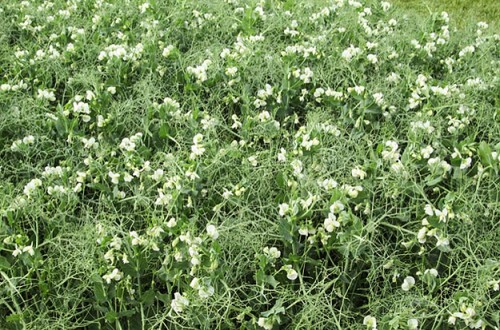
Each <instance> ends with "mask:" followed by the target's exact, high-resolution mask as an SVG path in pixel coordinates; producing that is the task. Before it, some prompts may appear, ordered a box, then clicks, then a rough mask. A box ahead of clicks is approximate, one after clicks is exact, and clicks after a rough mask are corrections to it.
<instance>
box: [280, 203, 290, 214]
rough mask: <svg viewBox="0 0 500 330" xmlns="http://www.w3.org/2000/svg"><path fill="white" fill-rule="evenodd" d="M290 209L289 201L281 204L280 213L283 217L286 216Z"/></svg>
mask: <svg viewBox="0 0 500 330" xmlns="http://www.w3.org/2000/svg"><path fill="white" fill-rule="evenodd" d="M289 211H290V205H288V204H287V203H282V204H280V205H279V211H278V213H279V215H281V216H282V217H283V216H285V214H287V213H288V212H289Z"/></svg>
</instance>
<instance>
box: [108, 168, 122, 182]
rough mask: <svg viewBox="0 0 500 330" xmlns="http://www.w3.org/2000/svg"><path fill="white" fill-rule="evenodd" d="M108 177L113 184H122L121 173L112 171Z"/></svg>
mask: <svg viewBox="0 0 500 330" xmlns="http://www.w3.org/2000/svg"><path fill="white" fill-rule="evenodd" d="M108 176H109V177H110V178H111V182H112V183H114V184H118V183H119V182H120V173H114V172H112V171H109V172H108Z"/></svg>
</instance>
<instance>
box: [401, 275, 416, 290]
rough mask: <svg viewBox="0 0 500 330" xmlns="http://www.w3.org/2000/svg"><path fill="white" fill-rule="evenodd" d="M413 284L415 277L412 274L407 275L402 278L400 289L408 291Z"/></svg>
mask: <svg viewBox="0 0 500 330" xmlns="http://www.w3.org/2000/svg"><path fill="white" fill-rule="evenodd" d="M414 285H415V278H413V276H407V277H405V279H404V280H403V284H402V285H401V289H403V291H410V289H411V288H412V287H413V286H414Z"/></svg>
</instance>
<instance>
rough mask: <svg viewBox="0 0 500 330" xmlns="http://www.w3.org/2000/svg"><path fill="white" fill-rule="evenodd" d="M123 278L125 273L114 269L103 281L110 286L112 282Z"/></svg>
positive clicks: (104, 276)
mask: <svg viewBox="0 0 500 330" xmlns="http://www.w3.org/2000/svg"><path fill="white" fill-rule="evenodd" d="M122 277H123V273H122V272H120V271H119V270H118V268H115V269H113V271H112V272H111V273H109V274H106V275H103V277H102V278H103V279H104V280H105V281H106V283H108V284H110V283H111V281H112V280H115V281H119V280H121V279H122Z"/></svg>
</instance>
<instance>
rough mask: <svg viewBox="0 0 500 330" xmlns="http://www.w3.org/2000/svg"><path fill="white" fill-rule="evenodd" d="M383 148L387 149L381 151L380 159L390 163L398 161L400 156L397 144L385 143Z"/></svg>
mask: <svg viewBox="0 0 500 330" xmlns="http://www.w3.org/2000/svg"><path fill="white" fill-rule="evenodd" d="M385 146H386V147H387V149H386V150H384V151H382V158H384V159H385V160H389V161H392V162H396V161H398V160H399V156H400V154H399V152H398V149H399V146H398V143H397V142H396V141H386V142H385Z"/></svg>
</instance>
